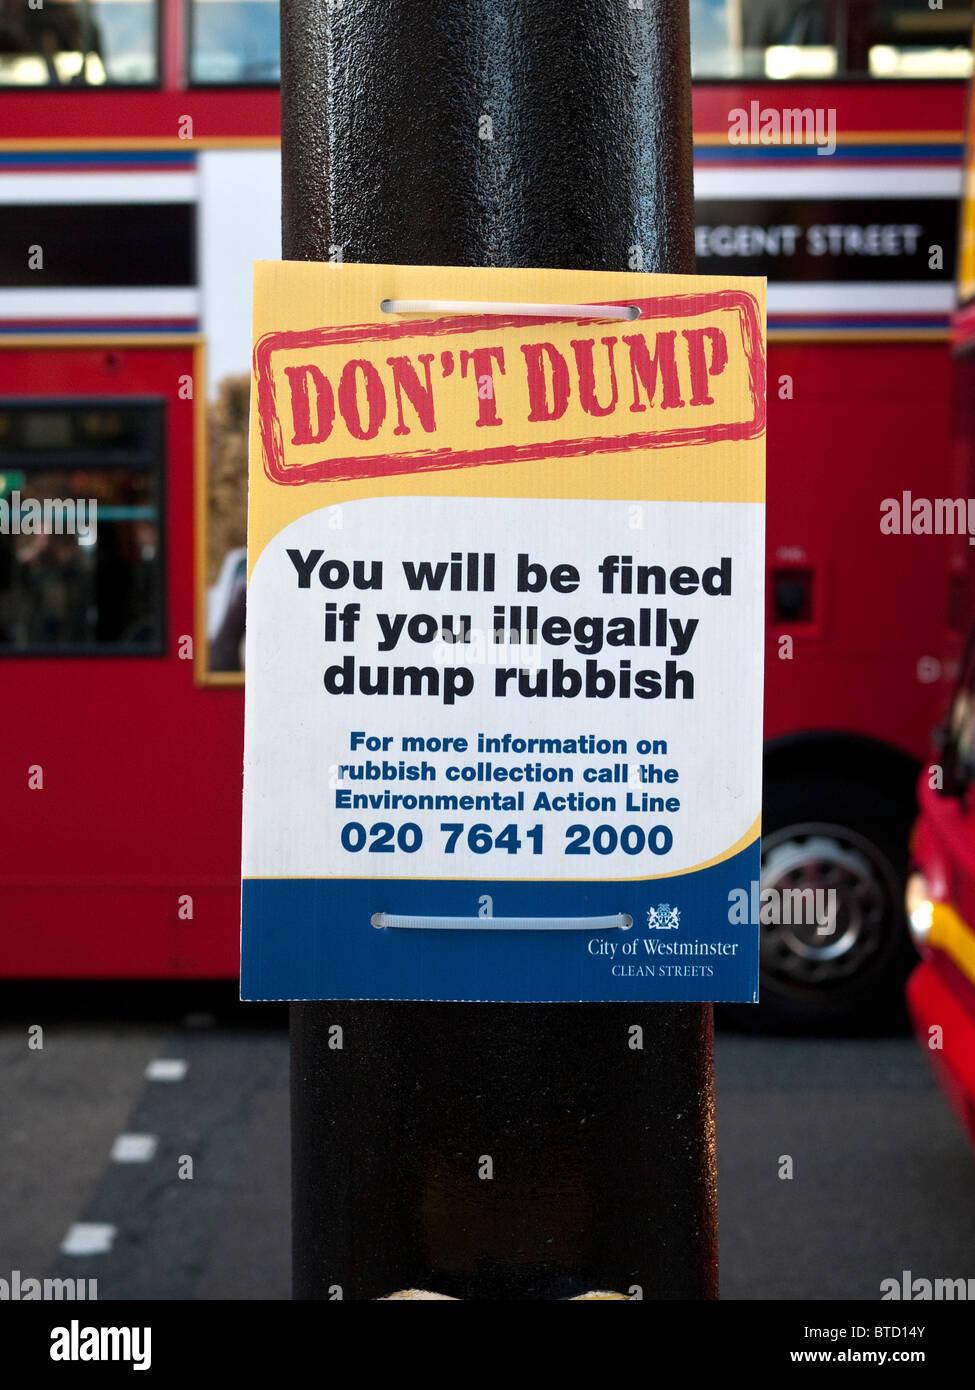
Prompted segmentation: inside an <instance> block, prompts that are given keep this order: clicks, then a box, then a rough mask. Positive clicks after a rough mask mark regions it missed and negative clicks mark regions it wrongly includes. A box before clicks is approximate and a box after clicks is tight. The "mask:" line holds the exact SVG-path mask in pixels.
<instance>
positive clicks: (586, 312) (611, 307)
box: [379, 299, 640, 319]
mask: <svg viewBox="0 0 975 1390" xmlns="http://www.w3.org/2000/svg"><path fill="white" fill-rule="evenodd" d="M379 307H380V309H382V311H383V313H384V314H501V315H506V314H517V315H521V316H522V317H525V318H536V317H537V318H566V319H638V318H639V317H640V310H639V309H638V308H637V306H636V305H635V304H516V303H499V302H497V301H491V300H486V299H484V300H480V299H474V300H466V299H384V300H382V302H381V303H380V305H379Z"/></svg>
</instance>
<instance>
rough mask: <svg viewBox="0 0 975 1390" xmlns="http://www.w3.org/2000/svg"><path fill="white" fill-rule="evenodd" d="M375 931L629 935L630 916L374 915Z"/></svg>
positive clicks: (631, 920) (624, 913) (618, 914)
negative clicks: (627, 932)
mask: <svg viewBox="0 0 975 1390" xmlns="http://www.w3.org/2000/svg"><path fill="white" fill-rule="evenodd" d="M369 920H370V921H371V922H372V925H373V926H374V927H379V928H383V927H392V928H395V929H396V930H404V929H406V930H412V931H617V930H618V931H629V929H630V927H632V925H633V918H632V917H631V916H630V914H629V913H628V912H617V913H614V915H613V916H612V917H411V916H400V915H397V914H396V913H394V912H374V913H373V914H372V917H371V918H370V919H369Z"/></svg>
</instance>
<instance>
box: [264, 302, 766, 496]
mask: <svg viewBox="0 0 975 1390" xmlns="http://www.w3.org/2000/svg"><path fill="white" fill-rule="evenodd" d="M600 302H601V303H612V304H636V305H638V306H639V309H640V318H639V319H635V320H633V327H634V328H636V326H637V325H638V324H640V323H642V322H646V321H647V320H648V319H649V320H652V319H660V318H670V319H674V318H678V319H679V318H690V317H695V316H698V315H700V314H706V313H712V312H713V311H714V310H715V309H734V310H737V312H738V314H739V323H740V327H741V338H742V346H743V347H744V350H745V358H746V361H747V364H748V382H749V389H750V392H751V398H752V405H753V407H754V413H753V414H752V416H751V418H750V419H748V420H742V421H732V422H730V423H725V424H717V425H697V426H688V427H685V428H683V429H673V430H645V431H643V432H641V433H634V434H625V435H610V436H599V435H593V436H586V437H584V438H581V439H567V440H562V441H561V442H559V441H554V442H548V443H546V442H543V441H539V442H538V443H537V444H532V443H529V444H504V445H498V446H497V447H495V448H492V447H490V446H488V447H487V448H484V449H449V448H448V449H417V450H413V451H412V452H410V453H403V454H368V455H364V456H362V457H360V458H348V457H346V458H324V459H319V460H317V461H315V462H313V463H309V464H302V465H299V466H292V467H286V466H285V463H284V457H285V454H284V440H283V437H282V432H281V422H280V419H279V417H278V410H277V393H276V391H275V387H274V379H273V375H272V362H271V359H272V357H273V355H274V353H275V352H281V351H284V350H286V349H293V348H315V347H329V346H333V345H334V344H338V343H349V344H352V343H358V342H363V341H366V342H394V341H398V340H402V339H404V338H405V339H409V338H418V337H423V338H439V337H449V336H451V335H454V334H458V333H473V332H479V331H481V330H485V329H489V328H538V327H543V326H545V325H547V324H551V323H561V324H565V323H566V322H570V320H566V319H561V318H559V319H554V318H551V317H539V318H526V317H523V316H521V315H517V316H515V315H502V314H479V315H467V316H464V317H458V316H455V315H451V316H450V317H449V318H439V319H424V320H419V321H418V320H415V319H414V320H412V321H410V322H407V323H398V322H393V323H388V324H374V323H369V324H349V325H346V326H343V327H341V328H315V329H308V330H303V331H301V332H282V333H279V332H274V333H265V334H264V336H263V337H262V338H260V339H259V340H258V342H257V344H256V345H255V348H254V374H255V376H256V378H257V403H258V411H259V414H260V429H261V443H262V446H263V453H264V471H265V473H266V474H267V476H268V477H269V478H270V479H271V481H272V482H274V483H280V484H282V485H284V486H295V485H300V484H302V483H321V482H346V481H348V480H350V479H353V478H374V477H383V476H390V475H393V474H399V473H423V472H428V471H430V470H434V469H447V468H476V467H481V466H483V465H485V464H492V463H517V462H519V461H528V460H532V459H542V458H545V459H550V458H578V457H581V456H584V455H587V454H613V453H621V452H623V451H630V450H635V449H667V448H674V447H675V446H677V445H681V444H709V443H714V442H716V441H718V440H722V439H754V438H755V437H756V436H757V435H760V434H762V433H764V430H765V415H766V401H765V355H764V353H763V351H762V322H761V315H760V313H759V307H758V300H757V299H756V298H755V296H754V295H751V294H748V293H747V292H745V291H743V290H711V291H706V292H702V293H697V294H695V293H692V294H675V295H665V296H662V297H661V298H656V299H620V300H604V301H600ZM577 322H578V324H579V326H580V327H583V328H589V329H591V328H592V327H593V320H591V319H579V320H577ZM626 326H627V327H629V325H626Z"/></svg>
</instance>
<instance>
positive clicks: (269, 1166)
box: [0, 990, 975, 1300]
mask: <svg viewBox="0 0 975 1390" xmlns="http://www.w3.org/2000/svg"><path fill="white" fill-rule="evenodd" d="M73 997H74V1000H75V1003H77V997H76V996H73V995H72V992H71V991H70V990H69V991H67V992H65V991H54V992H50V991H49V992H47V993H46V994H40V995H36V996H34V997H33V998H31V997H28V996H25V995H24V994H23V992H21V993H19V994H15V995H14V996H13V1001H11V998H10V997H7V998H6V1000H5V1001H4V1002H5V1009H4V1016H5V1017H6V1019H7V1022H6V1023H5V1024H4V1025H3V1026H2V1028H0V1078H2V1080H0V1094H2V1110H3V1117H4V1118H3V1123H2V1127H0V1278H7V1277H9V1273H10V1272H12V1271H13V1270H20V1271H21V1277H22V1278H24V1277H27V1276H33V1277H44V1276H45V1275H57V1276H60V1277H67V1276H74V1277H77V1278H97V1280H98V1296H99V1298H100V1299H107V1298H128V1299H133V1298H147V1299H148V1298H165V1299H187V1298H192V1299H261V1298H272V1299H284V1298H287V1297H288V1296H289V1268H288V1261H289V1255H288V1240H289V1235H288V1232H289V1191H288V1186H289V1170H288V1094H287V1082H288V1046H287V1036H286V1027H285V1015H284V1013H283V1010H282V1009H280V1008H279V1007H278V1006H263V1005H249V1006H240V1005H234V1004H228V1003H227V1000H226V996H222V997H217V998H216V999H213V998H211V997H208V996H207V995H206V993H204V994H203V995H198V996H195V997H193V998H192V999H191V1000H189V1001H187V1000H186V999H185V998H184V997H181V998H180V999H179V1000H175V999H174V997H173V996H172V995H166V993H165V991H164V992H163V994H162V995H161V997H160V998H159V999H158V1000H157V1002H156V1003H155V1004H154V1005H152V1004H150V1005H149V1006H147V1005H146V1002H145V1000H144V999H143V998H142V997H141V996H140V997H139V998H138V999H133V998H131V997H130V996H129V997H126V996H120V995H119V994H118V993H117V992H116V993H114V994H113V995H112V996H111V997H109V998H106V999H104V1000H99V999H97V998H95V999H93V1000H92V1001H91V1002H90V1007H89V1009H88V1015H89V1016H88V1017H84V1016H81V1017H79V1016H77V1009H76V1008H74V1007H73V1005H72V998H73ZM133 1011H134V1012H135V1013H137V1015H138V1018H137V1020H136V1021H118V1020H120V1019H122V1018H124V1017H125V1014H126V1012H127V1013H128V1014H129V1016H130V1018H131V1016H132V1013H133ZM110 1014H114V1015H115V1016H116V1019H117V1021H112V1022H107V1021H105V1019H106V1017H108V1016H110ZM59 1020H60V1021H59ZM37 1023H40V1024H41V1025H42V1026H43V1027H44V1035H43V1043H44V1046H43V1048H36V1047H34V1048H31V1047H29V1046H28V1041H29V1037H30V1034H29V1032H28V1029H29V1027H30V1025H33V1024H37ZM35 1037H36V1035H35ZM716 1058H717V1115H718V1159H719V1202H720V1219H721V1285H722V1296H723V1297H724V1298H737V1299H796V1300H817V1299H833V1298H841V1299H843V1298H849V1299H877V1298H879V1296H880V1283H881V1280H882V1279H884V1278H888V1277H895V1278H899V1277H900V1275H901V1271H903V1270H911V1271H912V1273H913V1274H914V1275H915V1276H917V1275H922V1276H926V1277H928V1278H935V1277H940V1278H946V1277H951V1278H959V1277H962V1278H971V1277H975V1156H973V1154H972V1153H971V1151H970V1150H969V1148H968V1145H967V1143H966V1141H965V1138H964V1136H963V1135H962V1133H961V1131H960V1129H959V1127H958V1126H957V1124H956V1123H955V1120H954V1117H953V1115H952V1114H951V1113H950V1111H949V1110H948V1107H947V1104H946V1102H945V1101H944V1099H943V1097H942V1096H941V1094H940V1092H939V1091H938V1090H937V1088H936V1086H935V1084H934V1082H933V1079H932V1077H931V1075H930V1073H929V1070H928V1067H927V1063H926V1060H925V1058H924V1057H923V1056H922V1055H921V1052H920V1050H919V1049H918V1047H917V1045H916V1044H915V1042H914V1041H913V1040H912V1039H911V1038H909V1037H893V1038H881V1039H866V1040H864V1039H858V1040H825V1039H793V1038H789V1039H765V1038H754V1037H742V1036H736V1035H733V1034H730V1033H722V1034H719V1036H718V1039H717V1046H716ZM159 1063H163V1064H164V1065H163V1066H159ZM787 1159H791V1164H790V1163H789V1162H787V1161H786V1160H787ZM188 1160H191V1161H192V1162H191V1165H190V1164H189V1163H188ZM790 1171H791V1177H790V1176H787V1174H788V1173H789V1172H790ZM71 1251H77V1252H79V1253H69V1252H71ZM85 1252H87V1253H85Z"/></svg>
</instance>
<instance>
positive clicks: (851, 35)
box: [691, 0, 972, 81]
mask: <svg viewBox="0 0 975 1390" xmlns="http://www.w3.org/2000/svg"><path fill="white" fill-rule="evenodd" d="M971 24H972V13H971V4H970V3H969V0H943V4H941V5H939V6H938V7H937V8H932V7H930V6H929V5H927V4H924V3H921V2H920V0H691V65H692V68H693V73H694V77H695V79H696V80H698V81H707V80H709V79H712V80H713V79H717V78H747V79H755V78H771V79H775V78H779V79H819V80H822V79H824V78H831V77H860V78H897V77H930V78H941V79H944V78H950V77H967V76H968V75H969V74H970V73H971V71H972V49H971Z"/></svg>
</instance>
